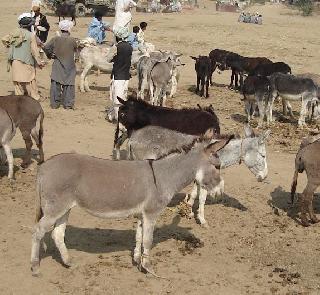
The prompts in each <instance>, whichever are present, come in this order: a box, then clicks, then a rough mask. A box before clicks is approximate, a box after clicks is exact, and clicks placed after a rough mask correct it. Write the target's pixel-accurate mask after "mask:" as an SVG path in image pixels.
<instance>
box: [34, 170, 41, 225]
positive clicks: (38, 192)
mask: <svg viewBox="0 0 320 295" xmlns="http://www.w3.org/2000/svg"><path fill="white" fill-rule="evenodd" d="M35 204H36V219H35V222H36V223H38V222H39V220H40V219H41V217H42V216H43V212H42V209H41V178H40V171H39V170H38V175H37V189H36V201H35Z"/></svg>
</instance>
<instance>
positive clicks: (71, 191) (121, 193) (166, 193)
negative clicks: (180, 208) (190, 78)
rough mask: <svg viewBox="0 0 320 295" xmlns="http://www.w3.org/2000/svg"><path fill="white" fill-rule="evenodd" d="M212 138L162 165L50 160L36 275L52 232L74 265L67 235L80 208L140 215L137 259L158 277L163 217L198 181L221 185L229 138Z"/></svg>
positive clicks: (43, 183) (40, 178)
mask: <svg viewBox="0 0 320 295" xmlns="http://www.w3.org/2000/svg"><path fill="white" fill-rule="evenodd" d="M212 134H213V132H212V131H211V130H210V132H209V131H208V132H207V133H206V136H205V139H206V140H202V141H195V142H193V143H192V144H191V145H189V146H188V147H184V148H185V152H181V153H172V154H168V155H165V156H164V157H163V158H161V159H159V160H157V161H111V160H105V159H99V158H95V157H91V156H86V155H78V154H59V155H56V156H54V157H52V158H50V159H49V160H47V161H46V162H45V163H44V164H42V165H41V166H40V168H39V171H38V175H37V191H38V199H37V213H36V221H37V223H36V225H35V228H34V233H33V236H32V250H31V270H32V272H33V275H37V274H38V273H39V266H40V258H39V249H40V243H41V240H42V238H43V237H44V235H45V233H46V232H48V231H50V230H51V229H53V232H52V237H53V239H54V241H55V244H56V246H57V248H58V249H59V251H60V254H61V258H62V260H63V262H64V263H65V264H66V265H70V259H69V254H68V250H67V248H66V245H65V243H64V235H65V229H66V223H67V220H68V216H69V213H70V210H71V208H73V207H74V206H76V205H78V206H80V207H82V208H83V209H84V210H86V211H87V212H89V213H90V214H92V215H95V216H97V217H102V218H120V217H127V216H129V215H132V214H138V215H139V221H138V226H137V232H136V247H135V249H134V255H133V260H134V262H135V263H136V264H137V265H138V266H139V269H140V270H142V271H146V272H150V273H153V272H152V271H151V270H150V249H151V246H152V241H153V231H154V226H155V223H156V221H157V218H158V217H159V215H160V213H161V212H162V211H163V210H164V209H165V207H166V206H167V204H168V203H169V202H170V201H171V199H172V197H173V196H174V195H175V194H176V193H177V192H179V191H180V190H182V189H183V188H184V187H186V186H187V185H188V184H190V183H191V182H192V181H194V180H195V179H196V180H197V182H198V183H199V184H200V185H202V186H203V187H204V188H205V189H206V190H208V191H209V192H211V191H212V189H213V188H214V187H215V186H216V185H217V184H218V183H220V182H221V178H220V172H219V169H217V168H216V167H218V166H219V165H220V161H219V159H218V158H217V157H216V155H215V154H216V152H217V151H219V150H220V149H221V148H223V147H224V146H225V145H226V144H227V143H228V142H229V140H230V139H225V140H222V141H219V142H216V143H213V144H210V143H209V140H208V138H210V137H211V136H212ZM141 175H143V177H141ZM142 248H143V253H141V252H142Z"/></svg>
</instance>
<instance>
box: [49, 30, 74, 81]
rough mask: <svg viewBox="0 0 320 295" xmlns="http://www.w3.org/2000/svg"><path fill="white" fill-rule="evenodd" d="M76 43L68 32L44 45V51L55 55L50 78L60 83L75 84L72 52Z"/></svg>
mask: <svg viewBox="0 0 320 295" xmlns="http://www.w3.org/2000/svg"><path fill="white" fill-rule="evenodd" d="M76 48H77V43H76V40H75V39H74V38H73V37H70V35H69V34H68V33H62V35H61V36H56V37H54V38H52V39H51V40H50V41H49V42H48V43H47V44H46V45H45V47H44V51H45V52H47V53H48V52H49V53H53V54H54V55H55V58H54V61H53V64H52V72H51V79H52V80H54V81H56V82H58V83H60V84H62V85H75V78H76V64H75V62H74V52H75V51H76Z"/></svg>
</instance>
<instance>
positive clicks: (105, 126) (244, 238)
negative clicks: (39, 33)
mask: <svg viewBox="0 0 320 295" xmlns="http://www.w3.org/2000/svg"><path fill="white" fill-rule="evenodd" d="M30 2H31V1H29V0H11V1H9V0H2V1H0V9H1V10H2V11H3V12H5V13H2V17H1V19H0V36H3V35H5V34H6V33H8V32H9V31H11V30H13V29H14V28H15V27H16V18H17V16H18V15H19V14H20V13H21V12H24V11H27V10H28V9H29V4H30ZM204 6H205V7H204ZM213 7H214V4H213V2H204V3H202V4H201V8H200V9H198V10H194V11H186V12H184V13H182V14H179V15H176V14H171V15H169V14H168V15H144V14H135V15H134V22H135V23H138V22H140V21H141V20H146V21H147V22H148V23H149V28H148V32H147V38H148V40H150V41H151V42H153V43H154V44H156V46H157V47H158V48H162V49H172V50H176V51H178V52H181V53H183V54H184V61H185V62H186V64H187V65H186V66H185V67H184V68H183V70H182V74H181V76H182V79H181V81H180V84H179V89H178V94H177V97H176V98H174V100H173V101H172V105H173V106H175V107H185V106H194V105H196V104H197V103H200V104H202V105H208V104H211V103H212V104H213V106H214V108H215V110H216V112H217V114H218V115H219V117H220V119H221V122H222V127H223V131H224V132H228V133H231V132H235V131H237V132H238V131H241V129H242V125H243V122H244V120H245V117H244V110H243V105H242V104H241V103H240V94H238V93H236V92H232V91H230V90H228V89H227V88H226V87H225V85H226V84H228V82H229V73H227V72H225V73H222V74H221V75H218V74H215V77H214V79H215V82H216V83H217V85H216V86H214V87H212V88H211V89H210V93H211V97H210V99H208V100H201V99H200V98H199V97H197V96H196V95H194V94H193V93H192V92H191V91H190V90H192V89H194V82H195V73H194V70H193V67H194V65H193V61H192V60H191V59H190V58H189V55H198V54H208V52H209V51H210V50H211V49H214V48H225V49H229V50H232V51H235V52H238V53H240V54H243V55H248V56H266V57H269V58H271V59H272V60H275V61H284V62H287V63H289V64H290V65H291V66H292V68H293V71H294V73H302V72H314V73H318V74H319V72H318V70H319V65H320V57H319V48H320V47H319V45H320V41H319V38H318V36H319V25H320V20H319V17H316V16H313V17H308V18H304V17H301V16H298V15H297V14H296V12H295V11H291V10H289V9H287V8H285V7H282V6H277V5H274V6H271V5H266V6H258V7H253V8H252V9H251V10H252V11H256V10H258V11H260V12H261V13H262V14H263V15H264V24H263V25H262V26H256V25H250V24H238V23H237V14H232V13H217V12H215V10H214V9H213ZM109 20H110V21H111V22H112V18H109ZM49 21H50V23H51V24H52V31H51V36H52V35H53V34H54V32H55V30H56V29H57V24H56V22H57V19H56V18H55V17H52V16H50V17H49ZM89 21H90V18H82V19H79V22H78V25H77V27H76V28H75V29H74V35H75V36H77V37H84V36H85V34H86V28H87V24H88V23H89ZM0 54H1V59H0V62H1V72H0V87H1V95H6V94H9V93H11V91H12V88H13V87H12V84H11V80H10V74H8V73H7V72H6V70H5V69H6V61H5V60H6V52H5V50H4V49H3V50H1V53H0ZM49 75H50V66H47V67H46V68H45V69H43V70H42V71H39V73H38V82H39V86H40V89H41V92H42V94H43V95H44V96H48V89H49V80H50V78H49ZM90 81H91V83H92V85H93V86H94V87H92V88H93V90H92V92H91V93H90V94H82V93H80V92H79V91H78V90H77V97H76V99H77V102H76V106H77V109H76V110H75V111H64V110H50V109H49V107H48V106H49V101H48V100H45V101H44V102H43V103H42V105H43V107H44V109H45V113H46V119H45V152H46V158H48V157H50V156H51V155H54V154H57V153H60V152H69V151H76V152H79V153H85V154H90V155H95V156H98V157H110V154H111V150H112V137H113V130H114V127H113V126H112V125H111V124H109V123H107V122H106V121H105V120H104V114H103V110H104V108H105V105H106V104H109V100H108V95H109V93H108V87H107V85H108V83H109V77H107V76H106V75H101V76H99V77H98V76H96V75H91V77H90ZM131 87H133V88H134V87H136V80H135V79H133V81H132V82H131ZM277 108H278V106H277ZM279 110H280V108H279ZM295 110H296V111H297V112H298V110H299V109H298V106H295ZM296 114H298V113H296ZM278 116H279V118H278V119H279V120H280V122H279V121H278V122H276V124H275V125H274V126H273V127H272V128H271V129H272V135H271V139H270V142H269V145H268V163H269V171H270V172H269V177H268V182H267V183H262V184H261V183H257V182H256V180H255V179H254V177H253V176H252V175H251V174H250V172H249V171H248V170H247V169H246V168H245V167H243V166H239V167H233V168H230V169H228V170H226V171H224V172H223V174H224V177H225V181H226V195H225V196H224V197H223V198H222V199H220V200H214V201H212V200H211V201H210V200H209V201H208V204H207V206H206V218H207V220H208V222H209V224H210V228H209V229H204V228H201V227H200V226H199V225H198V224H197V223H196V222H195V220H193V219H192V220H190V219H187V218H185V217H184V216H183V206H182V205H179V204H180V202H181V201H182V200H183V197H184V194H182V193H181V194H179V195H177V196H175V198H174V199H173V201H172V203H171V204H170V206H169V208H168V209H166V210H165V212H164V213H163V214H162V215H161V218H160V219H159V222H158V223H157V230H156V232H155V235H154V236H155V242H154V248H153V251H152V255H153V263H154V268H155V270H156V272H157V273H158V274H160V275H162V276H166V277H167V278H168V279H167V280H163V279H155V278H153V277H150V276H149V275H144V274H142V273H140V272H139V271H138V270H137V269H136V268H135V267H133V266H132V264H131V256H130V255H131V250H132V249H133V246H134V223H135V221H134V219H133V218H128V219H125V220H102V219H97V218H94V217H92V216H89V215H88V214H86V213H84V212H83V211H81V210H78V209H74V210H73V211H72V214H71V218H70V222H69V226H68V228H67V232H66V243H67V246H68V248H69V249H70V252H71V254H72V256H73V257H74V262H75V266H74V267H73V268H71V269H66V268H64V267H63V266H62V265H61V260H60V258H59V255H58V252H57V250H56V248H55V247H54V245H53V243H52V240H51V238H50V236H49V235H48V236H47V237H46V241H47V243H48V249H47V252H46V253H43V254H42V263H41V270H42V277H40V278H33V277H32V276H31V273H30V269H29V256H30V241H31V228H32V226H33V220H34V195H35V185H34V182H35V174H36V164H35V163H34V164H33V165H32V166H31V167H30V169H28V170H27V171H24V172H23V171H21V169H20V168H19V166H18V165H19V163H20V162H21V159H20V156H21V154H22V152H23V148H24V145H23V143H22V140H21V137H20V134H18V135H17V136H16V138H15V140H14V148H15V151H14V152H15V163H16V165H17V167H16V168H17V169H16V170H17V171H16V178H17V181H16V183H15V184H13V185H9V183H8V180H7V178H6V177H2V178H1V180H0V187H1V192H2V193H1V197H0V233H1V237H0V262H1V263H0V265H1V266H0V294H62V293H69V294H199V295H200V294H320V284H319V277H320V264H319V259H318V257H319V256H318V255H319V251H320V245H319V244H318V243H319V236H318V235H319V234H320V228H319V225H313V226H311V227H309V228H302V227H301V226H300V225H299V224H298V223H297V222H296V218H295V215H296V209H295V208H296V207H295V206H294V207H290V206H289V205H288V200H289V189H290V183H291V177H292V174H293V166H294V153H295V152H296V150H297V148H298V144H299V141H300V138H301V137H302V136H303V135H304V134H307V133H308V131H307V130H304V131H298V130H297V126H296V122H290V121H288V120H286V118H283V117H281V116H280V115H279V114H278ZM195 123H196V122H195ZM315 127H316V126H312V128H315ZM1 173H2V175H4V174H5V173H6V168H5V167H4V168H3V169H2V170H1ZM304 184H305V177H304V176H302V177H300V181H299V186H298V191H299V192H300V191H301V190H302V188H303V185H304ZM315 206H316V212H318V213H320V202H319V200H318V199H317V198H316V201H315Z"/></svg>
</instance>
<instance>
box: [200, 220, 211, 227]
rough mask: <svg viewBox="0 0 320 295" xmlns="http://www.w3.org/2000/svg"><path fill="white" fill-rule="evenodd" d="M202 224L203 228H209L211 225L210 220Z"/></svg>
mask: <svg viewBox="0 0 320 295" xmlns="http://www.w3.org/2000/svg"><path fill="white" fill-rule="evenodd" d="M200 225H201V227H203V228H209V227H210V226H209V224H208V222H206V221H205V222H203V223H201V224H200Z"/></svg>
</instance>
